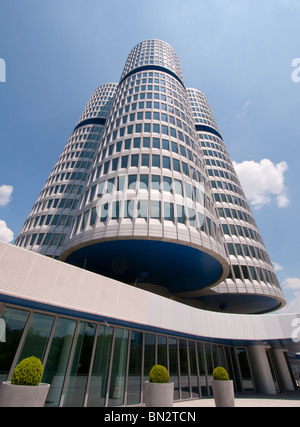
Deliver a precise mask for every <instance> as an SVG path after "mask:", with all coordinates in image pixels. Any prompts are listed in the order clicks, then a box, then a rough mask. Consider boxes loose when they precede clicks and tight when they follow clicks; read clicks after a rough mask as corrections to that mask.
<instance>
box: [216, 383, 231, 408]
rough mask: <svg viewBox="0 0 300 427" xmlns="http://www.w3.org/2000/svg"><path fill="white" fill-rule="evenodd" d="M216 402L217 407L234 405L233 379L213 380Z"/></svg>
mask: <svg viewBox="0 0 300 427" xmlns="http://www.w3.org/2000/svg"><path fill="white" fill-rule="evenodd" d="M211 385H212V389H213V394H214V399H215V404H216V406H217V407H223V408H225V407H234V406H235V402H234V389H233V381H231V380H230V381H216V380H211Z"/></svg>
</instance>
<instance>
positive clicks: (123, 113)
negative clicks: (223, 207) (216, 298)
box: [61, 40, 228, 306]
mask: <svg viewBox="0 0 300 427" xmlns="http://www.w3.org/2000/svg"><path fill="white" fill-rule="evenodd" d="M61 259H62V260H65V261H66V262H68V263H71V264H74V265H77V266H79V267H84V268H86V269H89V270H91V271H94V272H97V273H100V274H103V275H106V276H110V277H113V278H116V279H118V280H121V281H123V282H125V283H129V284H133V285H135V286H139V287H142V288H144V289H148V290H151V291H154V292H157V293H160V294H163V295H166V296H171V297H173V298H178V299H180V300H183V299H184V301H185V302H188V303H191V304H193V305H197V306H201V305H202V302H200V301H197V300H195V299H194V298H195V297H197V295H198V294H199V292H200V291H201V290H202V289H203V288H206V287H208V286H211V285H213V284H217V283H219V282H220V281H222V280H224V279H225V277H227V274H228V264H227V256H226V252H225V249H224V245H223V241H222V238H221V231H220V224H219V219H218V216H217V213H216V209H215V204H214V201H213V198H212V192H211V187H210V181H209V179H208V176H207V172H206V169H205V165H204V162H203V157H202V153H201V149H200V146H199V140H198V136H197V133H196V131H195V123H194V118H193V115H192V113H191V109H190V104H189V100H188V96H187V91H186V88H185V86H184V82H183V77H182V73H181V69H180V64H179V61H178V58H177V55H176V53H175V51H174V50H173V48H172V47H171V46H169V45H168V44H167V43H165V42H162V41H160V40H148V41H145V42H142V43H140V44H138V45H137V46H136V47H134V49H133V50H132V51H131V53H130V54H129V56H128V59H127V61H126V64H125V67H124V71H123V73H122V76H121V80H120V82H119V86H118V89H117V92H116V96H115V98H114V102H113V105H112V108H111V110H110V114H109V117H108V120H107V123H106V126H105V130H104V133H103V138H102V141H101V144H100V146H99V150H98V152H97V154H96V156H95V159H94V162H93V166H92V168H91V171H90V174H89V176H88V178H87V181H86V187H85V189H84V191H83V197H82V199H81V202H80V205H79V206H78V211H77V214H76V217H75V218H74V222H73V226H72V230H71V234H70V238H69V239H68V241H66V242H65V245H64V248H63V253H62V255H61Z"/></svg>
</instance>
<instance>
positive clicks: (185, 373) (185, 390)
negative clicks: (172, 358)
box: [179, 339, 190, 399]
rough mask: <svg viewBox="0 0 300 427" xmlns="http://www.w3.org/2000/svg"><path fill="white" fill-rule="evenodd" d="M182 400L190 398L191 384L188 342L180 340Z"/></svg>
mask: <svg viewBox="0 0 300 427" xmlns="http://www.w3.org/2000/svg"><path fill="white" fill-rule="evenodd" d="M179 357H180V385H181V398H182V399H188V398H189V397H190V382H189V369H188V355H187V345H186V340H183V339H180V340H179Z"/></svg>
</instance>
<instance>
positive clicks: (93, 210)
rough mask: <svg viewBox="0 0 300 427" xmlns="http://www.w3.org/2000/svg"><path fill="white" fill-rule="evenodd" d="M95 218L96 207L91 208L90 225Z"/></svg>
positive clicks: (93, 223) (93, 222)
mask: <svg viewBox="0 0 300 427" xmlns="http://www.w3.org/2000/svg"><path fill="white" fill-rule="evenodd" d="M96 219H97V208H92V213H91V219H90V225H95V222H96Z"/></svg>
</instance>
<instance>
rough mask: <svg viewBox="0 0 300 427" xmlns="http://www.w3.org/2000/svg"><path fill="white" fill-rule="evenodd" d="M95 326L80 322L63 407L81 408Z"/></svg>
mask: <svg viewBox="0 0 300 427" xmlns="http://www.w3.org/2000/svg"><path fill="white" fill-rule="evenodd" d="M95 332H96V325H95V324H93V323H86V322H80V325H79V330H78V334H77V340H76V347H75V352H74V355H73V361H72V366H71V371H70V374H69V376H68V382H67V385H66V390H65V398H64V402H63V405H64V406H68V407H78V406H83V404H84V397H85V391H86V385H87V380H88V375H89V368H90V363H91V355H92V350H93V343H94V336H95Z"/></svg>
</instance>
